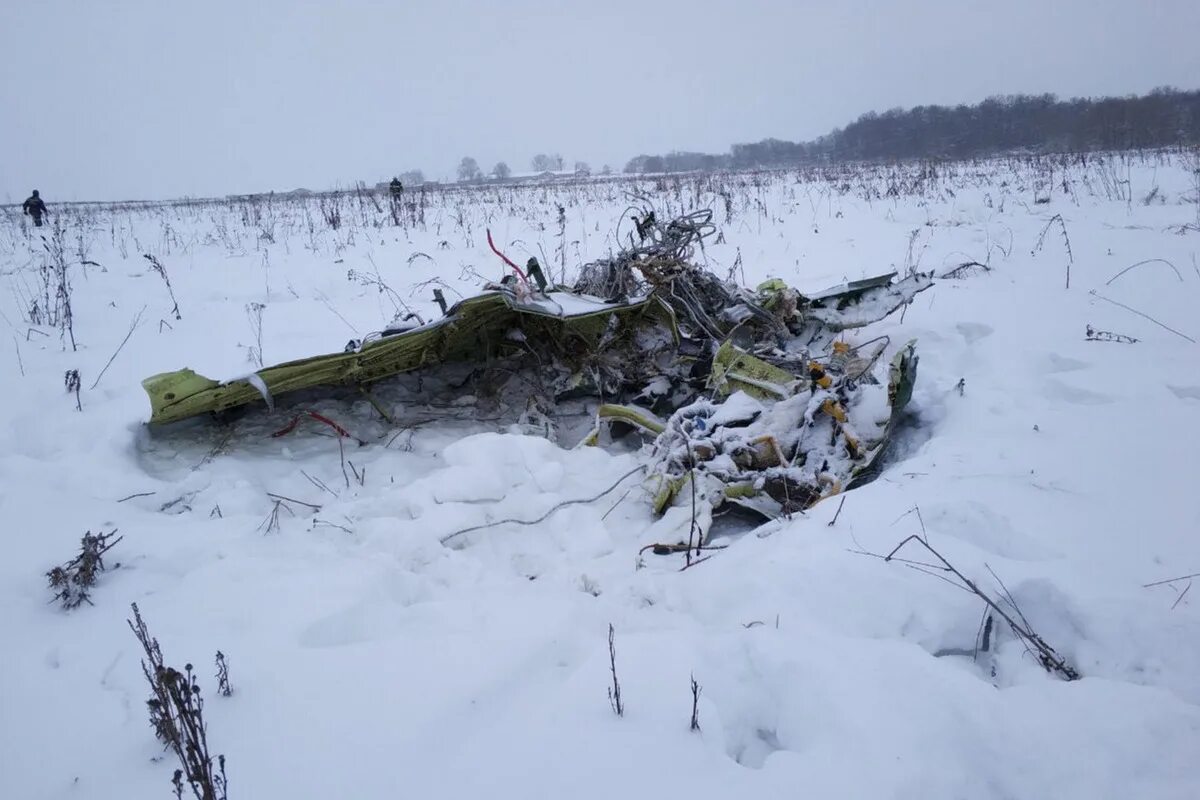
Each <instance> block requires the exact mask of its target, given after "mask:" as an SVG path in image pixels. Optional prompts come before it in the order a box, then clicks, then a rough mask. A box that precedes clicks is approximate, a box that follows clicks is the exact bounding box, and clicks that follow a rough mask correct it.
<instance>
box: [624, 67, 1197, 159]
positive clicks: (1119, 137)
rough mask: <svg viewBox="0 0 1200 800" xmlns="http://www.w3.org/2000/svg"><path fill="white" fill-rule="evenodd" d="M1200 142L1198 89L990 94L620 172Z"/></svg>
mask: <svg viewBox="0 0 1200 800" xmlns="http://www.w3.org/2000/svg"><path fill="white" fill-rule="evenodd" d="M1198 144H1200V91H1180V90H1178V89H1174V88H1169V87H1168V88H1160V89H1155V90H1154V91H1152V92H1150V93H1149V94H1146V95H1143V96H1130V97H1101V98H1094V99H1093V98H1073V99H1071V100H1059V99H1058V98H1057V97H1056V96H1054V95H1052V94H1042V95H1006V96H1002V97H989V98H988V99H986V100H984V101H983V102H982V103H978V104H976V105H970V106H968V105H958V106H954V107H953V108H951V107H949V106H917V107H916V108H911V109H908V110H907V111H906V110H904V109H900V108H893V109H891V110H890V111H885V112H883V113H882V114H879V113H875V112H869V113H867V114H863V115H862V116H861V117H859V118H858V119H857V120H855V121H854V122H852V123H850V124H849V125H847V126H846V127H845V128H840V129H836V130H834V131H833V132H831V133H829V134H827V135H825V136H822V137H820V138H819V139H815V140H813V141H810V142H788V141H783V140H780V139H764V140H762V141H761V142H754V143H750V144H735V145H733V146H732V147H731V148H730V151H729V153H725V154H711V153H688V152H673V153H667V154H666V155H660V156H653V155H640V156H636V157H634V158H632V159H630V161H629V163H628V164H626V165H625V172H626V173H654V172H691V171H695V170H718V169H748V168H755V167H789V166H797V165H809V164H823V163H834V162H841V161H892V160H906V159H942V158H945V159H962V158H980V157H987V156H995V155H1003V154H1007V153H1079V152H1093V151H1097V150H1135V149H1149V148H1159V147H1175V146H1186V145H1198Z"/></svg>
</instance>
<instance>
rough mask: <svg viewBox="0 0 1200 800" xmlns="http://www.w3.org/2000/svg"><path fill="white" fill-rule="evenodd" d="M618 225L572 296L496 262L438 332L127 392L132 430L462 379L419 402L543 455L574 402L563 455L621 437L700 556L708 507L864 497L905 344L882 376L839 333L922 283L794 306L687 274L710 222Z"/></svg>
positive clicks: (881, 285) (904, 379)
mask: <svg viewBox="0 0 1200 800" xmlns="http://www.w3.org/2000/svg"><path fill="white" fill-rule="evenodd" d="M634 221H635V224H636V234H632V233H631V234H630V236H629V242H628V246H627V247H626V248H625V249H623V250H622V251H621V252H619V253H617V254H616V255H614V256H611V257H609V258H605V259H601V260H599V261H596V262H593V263H591V264H588V265H585V266H584V267H583V269H582V270H581V274H580V276H579V278H578V279H577V280H576V282H575V283H574V285H572V286H551V285H549V284H548V283H547V281H546V279H545V277H544V275H543V273H542V270H541V268H540V265H539V264H538V263H537V260H536V259H530V260H529V262H528V263H527V265H526V268H525V270H522V269H521V268H519V267H517V265H516V264H514V263H513V262H512V261H510V260H509V259H508V258H507V257H505V256H504V255H503V254H502V253H500V252H499V250H496V253H497V255H499V256H500V257H501V258H502V259H503V260H504V261H505V263H506V264H508V265H509V266H510V267H511V269H512V274H511V275H508V276H507V277H505V278H504V279H503V280H502V281H500V282H499V283H489V284H486V285H485V286H484V288H483V291H482V292H481V293H480V294H478V295H475V296H473V297H468V298H465V299H464V300H462V301H461V302H459V303H457V304H456V305H454V306H453V307H451V308H449V309H448V310H445V311H444V315H443V317H442V318H441V319H439V320H436V321H433V322H429V323H423V322H421V321H420V320H417V322H416V323H411V322H409V323H407V324H406V323H401V324H399V325H394V326H393V327H392V328H391V329H389V330H385V331H383V332H382V333H381V334H379V335H377V336H373V337H368V338H367V339H365V340H364V341H361V342H358V341H355V342H351V343H350V344H349V345H348V346H347V347H346V349H345V351H344V352H341V353H332V354H328V355H321V356H315V357H312V358H307V359H302V360H298V361H291V362H287V363H284V364H278V365H275V366H271V367H266V368H263V369H260V370H258V371H257V372H256V373H254V374H253V375H251V376H248V377H244V378H238V379H235V380H231V381H226V382H219V381H215V380H212V379H209V378H206V377H203V376H200V375H197V374H196V373H194V372H193V371H191V370H190V369H183V370H179V371H176V372H170V373H162V374H158V375H153V376H151V377H149V378H146V379H145V380H144V381H143V382H142V385H143V387H144V388H145V390H146V393H147V394H148V395H149V398H150V404H151V409H152V413H151V418H150V422H151V423H152V424H156V425H157V424H165V423H171V422H176V421H179V420H183V419H186V418H189V417H194V416H197V415H201V414H223V413H226V412H229V411H231V410H234V409H240V408H243V407H246V406H249V405H250V404H253V403H255V402H257V401H260V400H265V401H266V403H267V405H268V406H269V407H272V408H273V407H274V400H275V398H278V397H280V396H281V395H286V394H288V393H290V392H297V391H300V390H312V389H314V388H321V387H324V388H326V389H330V390H332V389H334V388H335V387H339V386H357V387H360V388H364V389H365V388H366V387H368V386H375V385H379V386H382V385H383V384H381V383H379V382H380V381H383V380H384V379H387V378H391V377H393V376H399V375H403V374H405V373H420V374H432V373H434V372H436V371H437V370H447V369H450V368H451V367H454V368H458V369H464V368H465V369H466V370H467V371H468V377H467V379H464V380H462V381H449V382H445V381H444V382H440V383H438V382H431V384H436V385H438V386H440V387H441V388H439V389H430V390H428V391H429V392H438V391H440V392H442V393H450V394H458V395H459V397H458V398H456V399H457V400H460V401H461V400H464V399H466V400H467V401H468V402H467V403H466V405H465V406H464V405H463V404H461V403H458V404H456V405H459V407H460V409H461V411H460V413H462V414H463V415H464V416H468V415H470V414H471V413H473V409H472V408H471V407H470V406H471V405H472V404H473V403H477V402H480V401H482V399H483V398H482V395H484V394H490V395H491V396H492V397H493V399H494V400H495V402H497V403H498V404H499V405H500V406H501V407H502V408H504V409H505V410H507V411H508V412H509V413H510V415H516V414H519V416H520V419H521V420H522V421H524V422H527V423H528V422H531V421H534V422H536V423H538V424H537V426H536V427H537V428H538V429H539V430H542V431H544V432H545V433H546V434H547V435H549V436H550V437H551V438H556V435H557V432H558V423H559V420H560V417H561V415H560V413H559V412H560V411H561V410H562V409H563V408H565V407H566V406H567V405H568V404H570V403H578V402H579V401H581V400H582V401H584V403H585V406H584V407H585V409H586V410H587V411H588V417H589V418H590V419H593V420H594V426H593V427H591V428H590V430H588V431H586V435H584V436H583V437H582V440H581V441H579V440H578V439H577V441H576V444H577V445H578V446H595V445H602V444H610V443H613V442H616V441H618V440H628V437H630V436H636V437H641V439H642V440H643V444H644V447H643V448H642V453H643V455H644V458H645V459H646V464H645V486H646V489H647V493H648V496H649V497H650V500H651V502H652V504H653V508H654V511H655V513H657V514H665V513H667V512H668V511H669V509H671V508H672V507H679V508H680V509H681V513H683V510H684V509H686V510H688V511H690V514H691V518H692V520H693V523H692V525H693V530H694V531H698V533H699V536H700V541H701V542H703V541H704V539H705V538H706V536H707V533H708V530H709V528H710V526H711V523H712V519H713V515H714V512H717V511H719V510H721V509H723V508H729V507H732V506H738V507H741V508H744V509H748V510H750V511H752V512H754V513H756V514H758V515H761V516H763V517H767V518H774V517H777V516H782V515H788V514H791V513H795V512H797V511H802V510H804V509H806V508H808V507H810V506H812V505H813V504H814V503H816V502H818V501H820V500H822V499H824V498H826V497H829V496H831V495H834V494H837V493H839V492H841V491H844V490H846V489H849V488H853V487H854V486H855V485H857V484H859V483H862V482H866V481H867V480H870V478H871V477H872V476H873V471H874V470H876V469H878V466H879V460H880V457H881V456H882V455H883V453H884V451H885V448H886V445H887V442H888V440H889V437H890V435H891V434H892V432H893V430H894V426H895V425H896V422H897V419H898V417H899V416H900V413H901V412H902V410H903V409H904V407H905V405H906V404H907V403H908V401H909V399H910V397H911V395H912V389H913V383H914V381H915V380H916V370H917V355H916V352H915V342H911V341H910V342H908V343H906V344H904V345H903V346H901V347H899V348H898V350H896V351H895V352H894V354H893V355H892V357H891V358H890V360H887V361H886V362H885V360H884V358H883V356H884V353H885V352H886V351H887V350H888V348H889V345H890V342H889V340H888V338H887V337H886V336H880V337H877V338H874V339H870V340H868V341H865V342H861V343H859V344H856V345H851V344H849V343H848V342H847V341H846V340H845V336H844V333H845V332H846V331H848V330H851V329H857V328H862V327H865V326H867V325H869V324H871V323H872V322H875V321H878V320H881V319H883V318H884V317H886V316H888V315H889V314H891V313H892V312H894V311H896V310H897V309H899V308H900V307H901V306H903V305H905V304H907V303H909V302H911V300H912V298H913V297H914V296H915V295H916V294H917V293H918V292H921V291H924V290H925V289H928V288H929V287H930V286H931V285H932V283H933V278H932V275H930V274H922V273H916V272H913V273H911V274H909V275H907V276H905V277H903V278H901V279H899V280H896V278H897V276H896V273H894V272H893V273H889V274H887V275H881V276H879V277H876V278H870V279H867V280H861V281H855V282H851V283H847V284H844V285H841V286H837V287H834V288H831V289H828V290H826V291H824V292H820V293H818V294H815V295H809V296H805V295H802V294H800V293H799V292H797V291H795V290H794V289H791V288H789V287H788V286H786V285H785V284H784V283H783V282H782V281H779V280H772V281H767V282H765V283H763V284H761V285H759V286H758V287H756V288H755V289H753V290H751V289H748V288H745V287H742V286H739V285H737V284H735V283H734V282H733V281H732V280H722V279H721V278H719V277H718V276H716V275H715V274H713V273H712V272H710V271H708V270H707V269H705V268H703V267H701V266H699V265H697V264H696V263H695V262H694V260H693V258H694V255H695V249H696V248H697V247H701V248H702V247H703V242H704V239H705V238H706V237H708V236H710V235H712V233H714V231H715V226H714V225H713V223H712V213H711V212H710V211H700V212H695V213H692V214H689V215H686V216H683V217H680V218H677V219H673V220H670V221H668V222H665V223H664V222H661V221H659V220H658V219H657V218H656V216H655V214H654V212H653V211H646V212H643V213H639V214H638V215H635V217H634ZM490 242H491V239H490V234H489V243H490ZM493 249H494V250H495V247H494V245H493ZM531 278H532V279H533V280H532V282H531V280H530V279H531ZM439 300H440V298H439ZM468 381H470V382H472V386H473V387H474V391H473V392H464V390H463V388H462V387H463V386H465V385H467V383H468ZM468 395H469V397H467V396H468ZM477 395H478V396H479V397H476V396H477ZM368 396H370V395H368ZM428 399H433V398H432V397H430V398H428ZM588 401H590V402H591V405H586V403H587V402H588ZM373 402H375V401H373ZM377 408H379V410H380V412H381V413H382V414H384V415H385V416H386V415H387V413H388V412H387V411H386V410H385V409H384V408H382V407H381V406H379V405H377ZM314 416H317V417H318V418H320V415H314ZM634 441H637V440H636V439H634ZM685 490H686V491H685Z"/></svg>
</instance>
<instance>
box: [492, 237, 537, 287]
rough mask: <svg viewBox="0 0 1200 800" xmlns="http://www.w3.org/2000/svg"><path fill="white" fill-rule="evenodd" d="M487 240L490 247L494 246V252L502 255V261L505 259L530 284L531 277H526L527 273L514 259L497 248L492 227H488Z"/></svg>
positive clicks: (526, 283)
mask: <svg viewBox="0 0 1200 800" xmlns="http://www.w3.org/2000/svg"><path fill="white" fill-rule="evenodd" d="M487 240H488V247H490V248H492V252H493V253H495V254H496V255H498V256H500V260H501V261H503V262H504V263H505V264H508V265H509V266H510V267H512V268H513V272H515V273H517V275H518V276H519V277H520V278H521V280H522V281H524V283H525V285H526V286H528V285H529V278H526V277H525V273H524V272H523V271H522V270H521V268H520V267H518V266H517V265H516V264H514V263H513V262H512V261H510V260H509V258H508V256H506V255H504V253H501V252H500V251H499V250H498V249H497V248H496V243H495V242H493V241H492V229H491V228H488V229H487Z"/></svg>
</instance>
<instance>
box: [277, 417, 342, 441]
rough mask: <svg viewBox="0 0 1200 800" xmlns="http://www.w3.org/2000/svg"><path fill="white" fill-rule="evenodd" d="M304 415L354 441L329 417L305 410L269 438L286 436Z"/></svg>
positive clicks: (294, 428)
mask: <svg viewBox="0 0 1200 800" xmlns="http://www.w3.org/2000/svg"><path fill="white" fill-rule="evenodd" d="M305 414H307V415H308V416H310V417H312V418H313V419H315V420H316V421H317V422H322V423H324V424H326V425H328V426H329V427H331V428H333V429H334V431H336V432H337V435H338V436H341V437H344V438H346V439H354V438H355V437H353V436H351V435H350V432H349V431H347V430H346V429H345V428H343V427H342V426H341V425H338V424H337V423H336V422H334V421H333V420H331V419H330V418H329V417H327V416H325V415H324V414H318V413H317V412H316V411H309V410H305V411H303V412H301V413H299V414H297V415H296V416H295V417H293V418H292V421H291V422H289V423H288V424H287V425H284V426H283V427H282V428H280V429H279V430H277V431H275V432H274V433H272V434H271V438H273V439H278V438H279V437H280V436H287V435H288V434H289V433H291V432H292V431H294V430H296V426H297V425H299V424H300V420H301V419H303V418H304V415H305ZM358 441H359V444H362V442H361V440H358Z"/></svg>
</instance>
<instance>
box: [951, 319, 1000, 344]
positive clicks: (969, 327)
mask: <svg viewBox="0 0 1200 800" xmlns="http://www.w3.org/2000/svg"><path fill="white" fill-rule="evenodd" d="M955 328H957V329H958V332H959V333H961V334H962V337H963V338H964V339H966V340H967V344H975V343H976V342H978V341H980V340H981V339H986V338H987V337H989V336H991V335H992V333H993V332H994V331H995V330H996V329H995V328H993V327H992V326H991V325H984V324H983V323H982V322H960V323H958V324H957V325H956V326H955Z"/></svg>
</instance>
